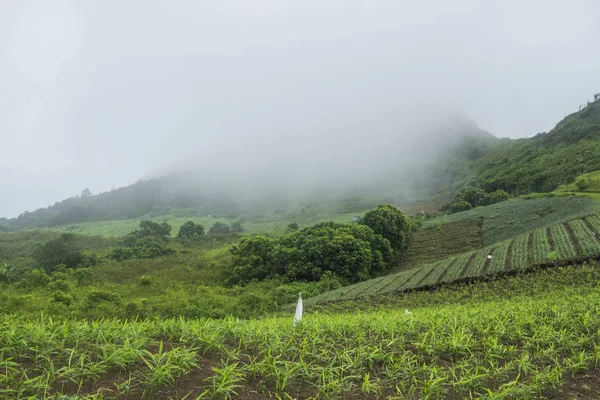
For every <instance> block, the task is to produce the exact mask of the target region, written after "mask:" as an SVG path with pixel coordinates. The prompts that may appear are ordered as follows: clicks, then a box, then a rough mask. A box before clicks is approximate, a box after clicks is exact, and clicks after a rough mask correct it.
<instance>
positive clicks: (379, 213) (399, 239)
mask: <svg viewBox="0 0 600 400" xmlns="http://www.w3.org/2000/svg"><path fill="white" fill-rule="evenodd" d="M359 224H361V225H366V226H368V227H369V228H371V229H372V230H373V232H375V233H376V234H378V235H381V236H383V237H384V238H386V239H387V240H389V242H390V245H391V246H392V249H393V250H394V251H395V252H400V251H401V250H402V247H403V246H404V242H405V241H406V237H407V236H408V234H409V233H410V231H411V230H412V224H411V221H410V219H409V218H408V217H407V216H406V215H404V213H403V212H402V211H400V210H399V209H398V208H396V207H394V206H393V205H391V204H381V205H379V206H377V208H375V209H374V210H371V211H369V212H368V213H366V214H365V216H364V217H362V218H361V220H360V222H359Z"/></svg>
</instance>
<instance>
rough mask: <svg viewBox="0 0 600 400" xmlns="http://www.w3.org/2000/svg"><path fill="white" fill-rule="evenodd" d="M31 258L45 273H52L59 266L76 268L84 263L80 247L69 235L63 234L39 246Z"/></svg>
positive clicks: (75, 239)
mask: <svg viewBox="0 0 600 400" xmlns="http://www.w3.org/2000/svg"><path fill="white" fill-rule="evenodd" d="M33 257H34V259H35V261H36V262H37V263H38V264H39V265H40V266H41V267H42V268H44V270H45V271H46V272H47V273H51V272H53V271H54V270H55V268H56V266H57V265H60V264H63V265H64V266H65V267H66V268H77V267H78V266H80V264H82V263H83V261H84V256H83V254H82V252H81V246H79V244H78V243H77V238H76V237H75V235H73V234H71V233H63V234H61V235H60V236H58V237H56V238H55V239H52V240H49V241H48V242H46V243H44V244H43V245H41V246H39V247H38V248H37V249H36V250H35V251H34V254H33Z"/></svg>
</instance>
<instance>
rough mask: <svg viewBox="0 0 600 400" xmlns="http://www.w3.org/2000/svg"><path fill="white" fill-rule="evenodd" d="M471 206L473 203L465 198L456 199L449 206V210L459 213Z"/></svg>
mask: <svg viewBox="0 0 600 400" xmlns="http://www.w3.org/2000/svg"><path fill="white" fill-rule="evenodd" d="M471 208H473V206H472V205H471V203H469V202H467V201H464V200H459V201H455V202H454V203H452V204H450V206H449V207H448V211H450V212H451V213H457V212H461V211H467V210H470V209H471Z"/></svg>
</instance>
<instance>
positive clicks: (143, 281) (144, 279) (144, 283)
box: [139, 275, 152, 286]
mask: <svg viewBox="0 0 600 400" xmlns="http://www.w3.org/2000/svg"><path fill="white" fill-rule="evenodd" d="M139 283H140V286H150V284H151V283H152V280H151V279H150V277H149V276H148V275H142V276H140V279H139Z"/></svg>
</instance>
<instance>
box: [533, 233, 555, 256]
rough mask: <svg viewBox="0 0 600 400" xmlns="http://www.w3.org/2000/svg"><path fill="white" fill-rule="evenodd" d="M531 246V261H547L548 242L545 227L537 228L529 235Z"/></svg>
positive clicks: (549, 250)
mask: <svg viewBox="0 0 600 400" xmlns="http://www.w3.org/2000/svg"><path fill="white" fill-rule="evenodd" d="M530 238H531V244H532V246H533V248H532V250H533V251H532V259H533V260H532V261H533V263H534V264H542V263H545V262H547V261H548V257H549V254H550V252H551V251H552V250H551V249H550V244H549V243H548V236H547V231H546V229H537V230H535V231H533V233H532V234H531V236H530Z"/></svg>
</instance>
